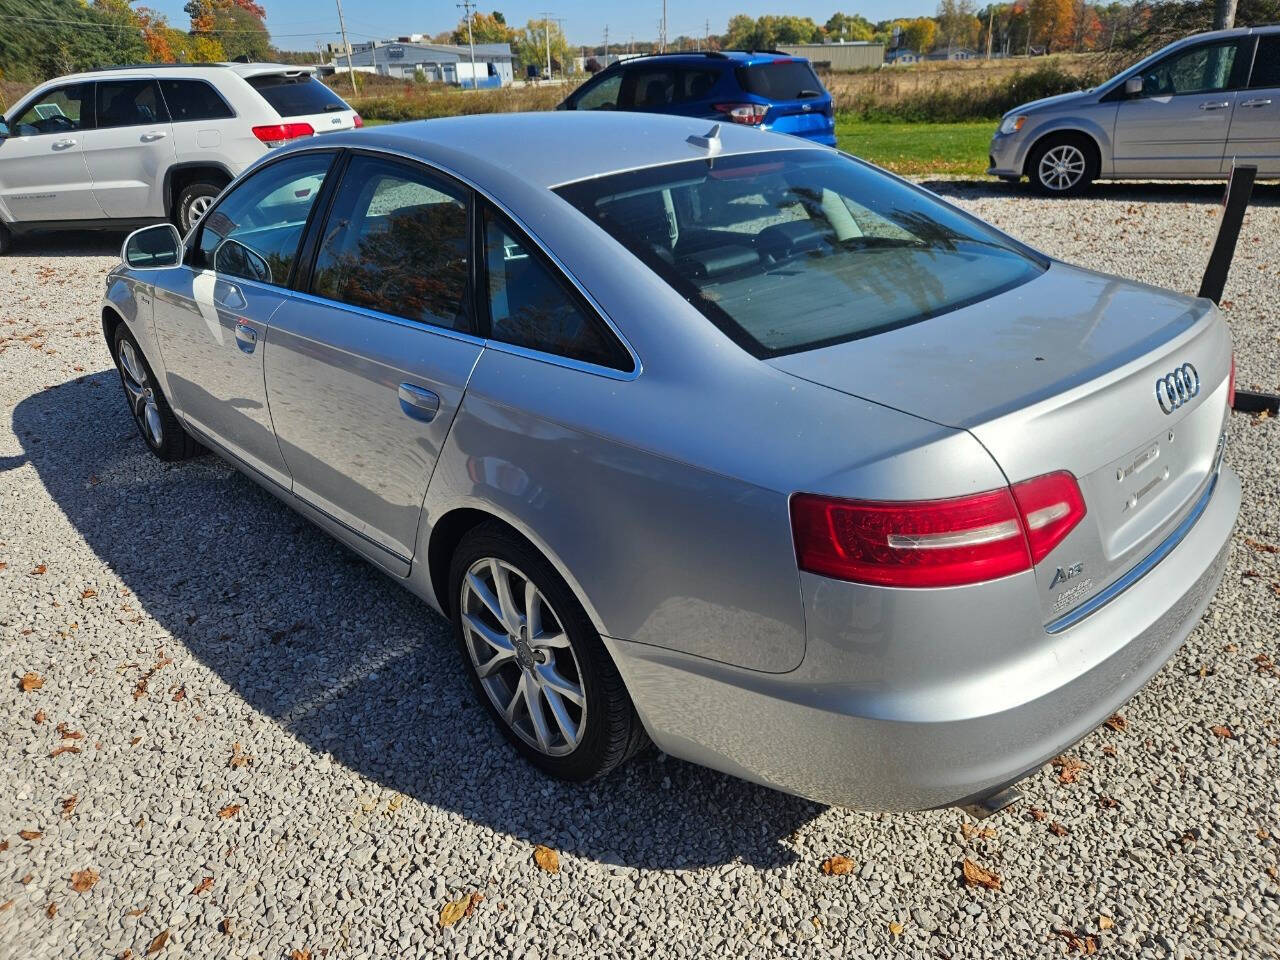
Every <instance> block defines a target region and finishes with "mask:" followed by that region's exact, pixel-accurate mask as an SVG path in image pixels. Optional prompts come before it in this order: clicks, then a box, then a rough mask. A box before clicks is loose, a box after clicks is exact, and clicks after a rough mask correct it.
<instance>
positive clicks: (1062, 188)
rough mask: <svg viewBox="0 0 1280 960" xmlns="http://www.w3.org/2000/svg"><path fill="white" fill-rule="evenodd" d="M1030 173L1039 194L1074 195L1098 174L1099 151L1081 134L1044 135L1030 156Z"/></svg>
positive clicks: (1081, 190) (1028, 169) (1028, 160)
mask: <svg viewBox="0 0 1280 960" xmlns="http://www.w3.org/2000/svg"><path fill="white" fill-rule="evenodd" d="M1027 174H1028V176H1029V177H1030V179H1031V185H1032V186H1033V187H1035V189H1036V190H1037V191H1038V192H1040V193H1043V194H1046V195H1048V196H1055V197H1064V196H1074V195H1076V194H1080V193H1083V192H1084V191H1085V190H1086V189H1088V187H1089V185H1090V184H1091V183H1093V181H1094V179H1095V178H1096V177H1097V176H1098V159H1097V151H1096V150H1094V148H1093V145H1092V144H1091V143H1089V142H1088V141H1086V140H1085V139H1084V138H1083V137H1080V136H1076V135H1072V134H1061V135H1059V136H1050V137H1045V139H1043V140H1041V141H1040V142H1039V143H1038V144H1036V146H1035V149H1033V150H1032V151H1031V156H1030V157H1029V158H1028V159H1027Z"/></svg>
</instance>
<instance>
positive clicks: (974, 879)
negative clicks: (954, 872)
mask: <svg viewBox="0 0 1280 960" xmlns="http://www.w3.org/2000/svg"><path fill="white" fill-rule="evenodd" d="M962 869H963V871H964V882H965V885H966V886H970V887H986V888H987V889H988V890H999V889H1000V875H999V874H998V873H992V872H991V871H990V870H987V869H985V868H984V867H980V866H978V865H977V864H976V863H974V862H973V861H972V860H969V859H966V860H965V861H964V864H963V865H962Z"/></svg>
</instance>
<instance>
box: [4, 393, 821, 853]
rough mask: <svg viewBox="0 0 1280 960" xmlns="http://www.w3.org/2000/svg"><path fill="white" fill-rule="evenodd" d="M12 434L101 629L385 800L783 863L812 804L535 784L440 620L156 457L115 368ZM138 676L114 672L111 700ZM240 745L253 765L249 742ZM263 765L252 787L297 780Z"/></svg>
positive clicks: (611, 780)
mask: <svg viewBox="0 0 1280 960" xmlns="http://www.w3.org/2000/svg"><path fill="white" fill-rule="evenodd" d="M13 429H14V432H15V434H16V435H17V437H18V438H19V440H20V441H21V444H22V448H23V453H24V456H18V457H8V458H6V461H5V463H4V464H3V465H0V466H3V468H4V469H14V468H17V467H18V466H20V465H21V464H22V463H24V462H30V463H31V464H32V465H33V466H34V467H35V469H36V471H37V473H38V475H39V477H40V479H41V481H42V482H43V484H44V486H45V488H46V489H47V491H48V493H49V495H50V496H51V497H52V498H53V500H54V502H55V503H56V504H57V506H58V507H59V508H60V509H61V510H62V511H63V512H64V513H65V514H66V516H67V517H68V518H69V519H70V521H71V522H72V524H73V525H74V526H75V528H76V530H77V531H78V532H79V533H80V535H81V536H82V537H83V538H84V540H85V541H86V543H87V544H88V547H89V549H91V550H92V551H93V552H94V553H95V554H96V555H97V557H98V558H99V559H100V560H101V561H102V564H103V565H104V566H106V567H108V568H110V569H111V570H112V571H114V572H115V574H116V575H118V576H119V577H120V578H121V580H122V581H123V583H124V584H125V586H126V587H127V589H128V590H129V591H131V592H132V594H133V596H132V597H120V598H115V597H111V596H107V597H103V598H100V599H98V600H95V601H93V602H95V603H100V602H115V603H116V604H117V606H120V607H123V606H124V605H126V604H134V607H133V609H132V610H124V609H121V610H119V611H113V612H106V611H104V612H103V614H104V616H105V618H106V625H107V626H110V627H111V628H112V629H115V628H116V627H115V626H114V625H115V624H116V623H118V624H119V626H118V629H120V630H129V629H131V624H130V621H129V618H132V617H135V616H137V607H138V606H140V607H141V611H142V614H143V615H144V616H145V617H149V618H154V620H155V621H157V622H158V623H159V624H160V625H162V626H163V627H164V628H165V629H166V630H167V631H168V632H169V633H171V634H172V635H173V636H174V637H175V638H177V640H178V641H180V642H181V643H182V645H183V646H184V647H185V648H186V649H187V650H188V651H190V653H191V654H193V655H194V656H195V657H197V658H198V659H199V660H200V661H201V662H203V663H204V665H205V666H207V667H208V668H209V669H210V670H212V671H213V672H214V673H215V674H217V676H218V677H220V678H221V680H222V681H224V682H225V683H226V684H227V685H228V686H229V687H230V688H231V689H232V690H233V691H234V692H235V693H236V694H238V695H239V696H240V697H242V698H244V700H245V701H247V702H248V704H249V705H250V706H251V707H252V708H253V709H254V710H256V711H258V712H259V713H261V714H263V715H265V716H267V717H270V718H271V719H272V720H273V721H274V722H275V723H278V724H280V725H281V726H282V727H284V728H286V729H287V731H288V732H289V733H290V734H291V735H293V736H294V737H297V738H298V739H300V740H301V741H302V742H304V743H305V744H307V745H308V746H309V747H310V748H311V749H313V750H314V751H316V752H317V753H319V754H327V755H328V756H329V757H331V758H332V761H336V762H338V763H341V764H344V765H346V766H348V767H350V768H351V769H353V770H356V771H358V772H359V773H361V774H363V775H365V776H367V777H369V778H371V779H373V780H375V781H377V782H378V783H380V784H382V785H384V786H385V787H388V788H391V789H394V790H397V791H400V792H402V793H404V794H407V795H409V796H412V797H416V798H417V799H419V800H421V801H423V802H424V803H427V804H432V805H434V806H436V807H439V808H441V809H444V810H447V811H453V812H456V813H458V814H460V815H462V816H464V817H466V818H468V819H469V820H471V821H473V822H475V823H478V824H482V825H485V826H487V827H489V828H491V829H493V830H495V831H498V832H499V833H504V834H508V835H511V836H515V837H519V838H524V839H528V840H530V841H533V842H537V843H547V844H550V845H553V846H556V847H557V848H558V849H560V850H561V851H564V852H568V853H573V854H576V855H578V856H582V857H586V858H589V859H592V860H595V861H598V862H601V863H606V864H617V865H620V866H629V867H645V868H676V867H690V866H707V865H719V864H727V863H730V862H733V861H735V860H740V861H742V862H745V863H749V864H752V865H754V866H757V867H776V866H784V865H786V864H788V863H791V862H793V861H794V860H796V855H795V853H794V852H793V850H792V849H791V847H790V845H789V844H787V843H785V842H784V840H785V838H787V837H788V836H789V835H791V834H792V833H793V832H794V831H796V830H797V829H798V828H799V827H801V826H803V825H804V824H805V823H807V822H809V821H810V820H811V819H813V818H814V817H816V816H818V815H819V814H820V813H821V812H822V811H823V809H824V808H823V807H822V806H820V805H818V804H814V803H811V802H808V801H805V800H801V799H798V798H795V797H791V796H787V795H785V794H782V793H778V792H775V791H773V790H769V789H766V788H763V787H759V786H756V785H754V784H749V783H746V782H744V781H741V780H738V779H736V778H733V777H729V776H725V775H722V774H718V773H715V772H712V771H710V770H707V769H705V768H702V767H698V766H695V765H692V764H687V763H683V762H680V761H677V760H675V759H671V758H663V757H661V756H660V755H659V754H657V753H656V751H652V750H651V751H648V752H646V753H644V754H642V755H640V756H638V757H636V758H635V759H633V760H632V761H631V762H630V763H629V764H627V765H626V766H625V767H623V768H622V769H621V770H618V771H616V772H615V773H614V774H613V775H612V776H610V777H607V778H605V779H604V780H601V781H597V782H595V783H591V784H587V785H573V784H564V783H560V782H559V781H556V780H553V779H550V778H548V777H546V776H544V775H542V774H541V773H540V772H538V771H537V770H535V769H534V768H533V767H531V766H529V765H528V764H526V763H525V762H524V761H523V760H521V759H520V758H519V757H518V756H517V754H516V753H515V752H514V751H513V750H512V749H511V748H510V747H509V746H508V745H507V743H506V742H505V740H503V739H502V737H501V736H500V734H499V733H498V732H497V730H496V729H494V727H493V724H492V722H491V720H490V718H489V716H488V715H487V713H486V712H485V711H484V710H483V709H482V708H481V706H480V705H479V704H477V703H476V701H475V698H474V696H473V693H472V690H471V688H470V686H469V685H468V683H467V681H466V678H465V676H464V674H463V670H462V666H461V664H460V661H459V654H458V651H457V648H456V646H455V644H454V640H453V635H452V632H451V629H450V627H449V625H448V624H447V623H446V621H445V620H444V619H443V618H441V617H440V616H439V615H438V614H436V613H435V612H434V611H432V610H431V609H430V608H428V607H427V606H426V605H425V604H424V603H422V602H421V601H419V600H418V599H417V598H415V597H413V596H412V595H410V594H409V593H408V592H407V591H405V590H403V589H402V588H400V587H399V586H397V585H395V584H394V583H392V582H391V580H390V579H389V578H388V577H386V576H385V575H383V574H382V573H380V572H378V571H377V570H375V569H374V568H373V567H372V566H371V565H369V564H368V563H366V562H365V561H364V560H362V559H361V558H359V557H357V556H356V555H355V554H353V553H351V552H350V551H348V550H347V549H346V548H344V547H342V546H341V545H339V544H338V543H337V542H336V541H334V540H332V539H330V538H329V537H328V536H327V535H325V534H324V533H322V532H321V531H320V530H319V529H317V528H316V527H314V526H312V525H311V524H310V523H308V522H307V521H305V520H303V519H302V518H301V517H299V516H298V515H297V514H295V513H294V512H293V511H292V510H290V509H289V508H288V507H286V506H285V505H284V504H282V503H281V502H279V501H278V500H276V499H275V498H274V497H272V496H271V495H270V494H268V493H266V492H265V491H263V490H261V489H259V488H258V487H257V486H256V485H255V484H254V483H252V482H251V481H249V480H248V479H247V478H245V477H243V476H241V475H240V474H239V473H237V472H235V471H234V470H233V469H231V468H230V467H229V466H228V465H227V464H225V463H224V462H223V461H222V460H220V459H219V458H217V457H215V456H213V455H206V456H203V457H200V458H197V459H195V460H192V461H188V462H186V463H180V464H163V463H161V462H159V461H158V460H156V459H155V458H153V457H152V456H151V454H150V453H149V452H148V451H147V450H146V448H145V446H144V445H143V443H142V440H141V439H140V438H139V436H138V435H137V432H136V430H135V429H134V425H133V422H132V421H131V420H130V418H129V415H128V412H127V409H126V405H125V402H124V398H123V396H122V395H121V392H120V387H119V381H118V379H117V377H116V376H115V374H114V372H112V371H108V372H102V373H97V374H93V375H89V376H85V377H81V378H79V379H78V380H75V381H71V382H69V383H66V384H62V385H59V386H56V387H51V388H48V389H46V390H43V391H41V392H40V393H37V394H34V395H32V396H30V397H28V398H26V399H25V400H23V401H21V402H20V403H19V404H18V405H17V407H16V408H15V410H14V414H13ZM102 593H106V591H102ZM107 626H104V627H103V628H104V629H105V628H107ZM129 649H132V645H130V646H129ZM170 653H171V654H172V651H170ZM135 680H136V678H134V677H133V676H132V674H129V673H123V674H120V697H121V698H122V699H123V700H125V701H127V700H128V698H129V697H130V696H131V691H132V689H133V684H134V683H135ZM223 693H224V691H221V690H218V689H212V690H206V691H199V690H189V691H188V696H189V698H190V699H192V700H194V701H195V702H196V703H200V702H201V701H204V702H205V703H206V704H216V702H217V700H218V699H219V697H220V696H221V695H222V694H223ZM237 738H238V739H240V740H242V741H244V742H245V749H246V750H247V751H248V752H250V753H255V752H256V750H255V747H254V744H253V738H252V735H251V732H250V731H245V732H244V733H243V734H239V735H238V737H237ZM222 746H224V745H219V748H221V747H222ZM262 759H265V762H261V763H260V764H257V765H255V768H254V769H255V772H256V773H257V775H258V776H275V777H279V778H281V779H282V780H283V779H289V778H292V777H295V776H298V774H296V773H291V772H290V770H289V769H288V768H287V767H284V766H283V764H282V763H281V762H276V761H275V760H274V758H272V757H267V758H262ZM326 762H327V761H326V760H324V759H321V760H319V761H318V764H319V766H320V767H323V766H324V765H325V763H326ZM273 766H274V767H280V769H273Z"/></svg>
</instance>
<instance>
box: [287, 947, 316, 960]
mask: <svg viewBox="0 0 1280 960" xmlns="http://www.w3.org/2000/svg"><path fill="white" fill-rule="evenodd" d="M289 960H311V950H310V948H305V947H304V948H303V949H301V950H293V951H291V952H290V953H289Z"/></svg>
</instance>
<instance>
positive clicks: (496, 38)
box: [449, 10, 515, 44]
mask: <svg viewBox="0 0 1280 960" xmlns="http://www.w3.org/2000/svg"><path fill="white" fill-rule="evenodd" d="M471 38H472V39H473V40H474V41H475V42H476V43H510V42H511V41H512V40H513V39H514V38H515V31H514V30H512V29H511V28H510V27H509V26H507V21H506V18H505V17H503V15H502V14H501V13H499V12H498V11H497V10H495V11H493V13H475V14H472V16H471ZM449 42H450V43H456V44H462V43H466V42H467V19H466V17H463V18H462V19H461V20H459V21H458V26H457V27H455V28H454V31H453V33H452V34H451V35H450V36H449Z"/></svg>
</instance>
